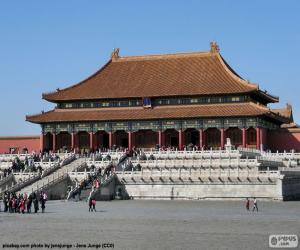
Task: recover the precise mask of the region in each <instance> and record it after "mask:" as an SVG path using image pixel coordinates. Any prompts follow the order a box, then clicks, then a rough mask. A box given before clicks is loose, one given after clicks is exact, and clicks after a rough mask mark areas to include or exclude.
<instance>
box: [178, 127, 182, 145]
mask: <svg viewBox="0 0 300 250" xmlns="http://www.w3.org/2000/svg"><path fill="white" fill-rule="evenodd" d="M178 144H179V150H183V132H182V129H179V131H178Z"/></svg>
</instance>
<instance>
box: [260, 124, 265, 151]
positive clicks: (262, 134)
mask: <svg viewBox="0 0 300 250" xmlns="http://www.w3.org/2000/svg"><path fill="white" fill-rule="evenodd" d="M265 132H266V130H265V128H260V134H259V138H260V144H261V145H262V149H264V147H265V143H266V142H265Z"/></svg>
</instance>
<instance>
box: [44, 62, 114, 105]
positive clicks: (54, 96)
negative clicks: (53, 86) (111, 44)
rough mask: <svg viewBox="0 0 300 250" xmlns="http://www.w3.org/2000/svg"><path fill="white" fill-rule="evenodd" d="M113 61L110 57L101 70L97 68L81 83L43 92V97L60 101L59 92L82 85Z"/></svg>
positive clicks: (54, 101)
mask: <svg viewBox="0 0 300 250" xmlns="http://www.w3.org/2000/svg"><path fill="white" fill-rule="evenodd" d="M111 62H112V59H110V60H109V61H108V62H107V63H106V64H104V65H103V66H102V67H101V68H100V69H99V70H97V71H96V72H95V73H94V74H92V75H91V76H89V77H88V78H86V79H84V80H82V81H80V82H79V83H77V84H74V85H71V86H70V87H67V88H64V89H60V90H57V91H53V92H49V93H42V99H44V100H46V101H49V102H53V103H56V102H59V101H63V100H61V99H60V98H57V94H58V93H59V92H61V91H62V92H65V91H68V90H69V89H72V88H76V87H77V86H79V85H82V84H84V83H85V82H87V81H88V80H90V79H91V78H93V77H95V76H97V75H98V74H99V73H100V72H101V71H102V70H103V69H105V68H106V67H107V66H108V65H109V64H110V63H111Z"/></svg>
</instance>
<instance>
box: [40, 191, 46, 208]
mask: <svg viewBox="0 0 300 250" xmlns="http://www.w3.org/2000/svg"><path fill="white" fill-rule="evenodd" d="M40 203H41V208H42V213H44V212H45V203H46V200H45V197H44V193H43V192H41V195H40Z"/></svg>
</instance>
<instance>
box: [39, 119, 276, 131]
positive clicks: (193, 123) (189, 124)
mask: <svg viewBox="0 0 300 250" xmlns="http://www.w3.org/2000/svg"><path fill="white" fill-rule="evenodd" d="M230 127H238V128H240V129H242V128H249V127H253V128H255V127H264V128H267V129H276V128H278V127H279V125H277V124H274V123H272V122H270V121H268V120H265V119H263V118H250V117H248V118H241V117H240V118H238V117H237V118H225V119H219V118H216V119H187V120H171V119H170V120H148V121H145V120H142V121H120V122H83V123H56V124H54V123H47V124H44V125H42V132H43V133H44V134H46V133H60V132H69V133H71V132H75V133H76V132H79V131H86V132H91V131H92V132H94V133H96V132H97V131H106V132H116V131H117V130H124V131H132V132H136V131H138V130H144V129H150V130H153V131H159V130H166V129H176V130H179V129H183V130H184V129H188V128H194V129H200V128H204V129H207V128H225V129H227V128H230Z"/></svg>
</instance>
